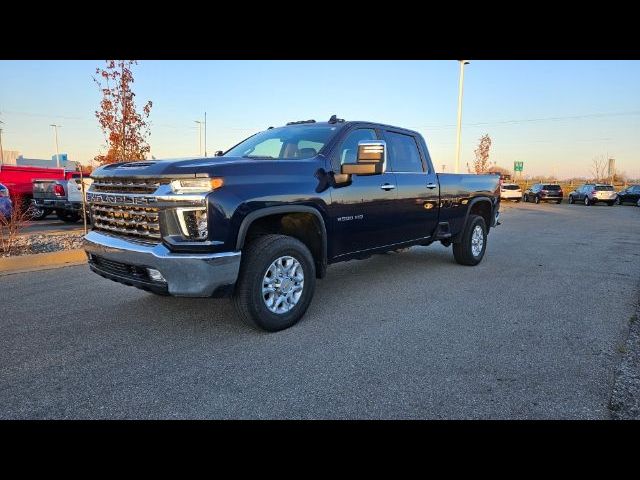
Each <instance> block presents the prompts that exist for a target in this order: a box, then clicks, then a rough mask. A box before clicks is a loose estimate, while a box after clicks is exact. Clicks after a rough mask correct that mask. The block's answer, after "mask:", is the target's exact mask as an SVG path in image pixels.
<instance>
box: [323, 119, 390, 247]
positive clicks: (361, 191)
mask: <svg viewBox="0 0 640 480" xmlns="http://www.w3.org/2000/svg"><path fill="white" fill-rule="evenodd" d="M377 139H379V136H378V133H377V132H376V130H375V129H373V128H356V129H354V130H351V131H350V132H348V133H347V134H346V136H345V137H344V139H343V140H342V142H341V144H340V145H339V146H338V148H337V149H336V151H335V154H334V157H333V158H332V166H333V169H334V171H336V173H339V171H340V165H342V164H343V163H355V162H356V156H357V151H358V142H359V141H361V140H377ZM396 199H397V181H396V175H395V174H394V173H393V172H385V173H383V174H380V175H352V176H351V183H350V184H349V185H346V186H344V187H339V188H333V189H331V205H330V218H331V220H330V221H331V225H332V230H333V232H334V234H333V241H332V242H331V244H330V245H329V246H328V247H329V255H330V256H331V257H332V258H333V257H340V256H345V255H349V254H353V253H357V252H364V251H367V250H372V249H375V248H377V247H381V246H384V245H388V244H390V243H393V240H392V238H393V229H394V227H395V226H396V225H397V217H396V216H395V215H394V206H395V202H396Z"/></svg>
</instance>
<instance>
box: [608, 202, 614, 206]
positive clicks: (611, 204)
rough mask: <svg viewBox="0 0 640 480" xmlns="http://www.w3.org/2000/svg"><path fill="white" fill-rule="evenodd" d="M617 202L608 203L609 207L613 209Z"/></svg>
mask: <svg viewBox="0 0 640 480" xmlns="http://www.w3.org/2000/svg"><path fill="white" fill-rule="evenodd" d="M615 203H616V202H607V205H609V206H610V207H613V206H614V205H615Z"/></svg>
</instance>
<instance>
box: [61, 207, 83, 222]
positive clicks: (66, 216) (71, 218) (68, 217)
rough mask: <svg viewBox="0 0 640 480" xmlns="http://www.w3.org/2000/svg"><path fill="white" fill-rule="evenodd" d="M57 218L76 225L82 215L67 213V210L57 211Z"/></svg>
mask: <svg viewBox="0 0 640 480" xmlns="http://www.w3.org/2000/svg"><path fill="white" fill-rule="evenodd" d="M56 216H57V217H58V220H62V221H63V222H65V223H76V222H77V221H78V220H80V215H79V214H77V213H75V212H73V213H71V212H67V211H66V210H60V211H56Z"/></svg>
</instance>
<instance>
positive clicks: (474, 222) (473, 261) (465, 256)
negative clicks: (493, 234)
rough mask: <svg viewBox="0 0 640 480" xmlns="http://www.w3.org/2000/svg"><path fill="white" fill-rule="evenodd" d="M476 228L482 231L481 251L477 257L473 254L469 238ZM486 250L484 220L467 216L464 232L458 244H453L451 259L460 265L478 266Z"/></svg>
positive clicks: (475, 216)
mask: <svg viewBox="0 0 640 480" xmlns="http://www.w3.org/2000/svg"><path fill="white" fill-rule="evenodd" d="M476 226H480V228H481V229H482V239H483V242H482V249H481V251H480V253H479V254H478V255H474V254H473V250H472V248H471V247H472V241H471V237H472V235H473V232H474V230H475V228H476ZM486 250H487V226H486V224H485V221H484V218H482V217H481V216H480V215H469V218H468V219H467V224H466V225H465V228H464V231H463V232H462V236H461V238H460V242H459V243H454V244H453V257H454V258H455V259H456V262H458V263H459V264H460V265H471V266H473V265H477V264H479V263H480V262H481V261H482V259H483V257H484V252H485V251H486Z"/></svg>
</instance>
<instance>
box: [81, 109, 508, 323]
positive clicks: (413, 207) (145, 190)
mask: <svg viewBox="0 0 640 480" xmlns="http://www.w3.org/2000/svg"><path fill="white" fill-rule="evenodd" d="M92 177H93V179H94V182H93V184H92V186H91V187H90V189H89V191H88V193H87V200H88V202H89V204H90V208H91V218H92V230H91V232H89V234H87V235H86V237H85V249H86V251H87V256H88V259H89V266H90V268H91V270H93V271H94V272H96V273H98V274H99V275H102V276H103V277H106V278H108V279H111V280H115V281H117V282H120V283H124V284H126V285H131V286H135V287H138V288H142V289H145V290H148V291H151V292H154V293H157V294H161V295H175V296H186V297H211V296H214V297H218V296H232V297H233V300H234V303H235V305H236V307H237V310H238V312H239V314H240V316H241V318H242V319H243V320H245V321H247V322H248V323H249V324H251V325H254V326H258V327H260V328H263V329H265V330H269V331H276V330H281V329H283V328H287V327H289V326H291V325H293V324H295V323H296V322H297V321H298V320H299V319H300V318H301V317H302V316H303V315H304V313H305V311H306V310H307V308H308V306H309V304H310V302H311V299H312V297H313V294H314V290H315V286H316V279H320V278H323V277H324V276H325V274H326V271H327V265H330V264H332V263H336V262H341V261H345V260H352V259H362V258H366V257H369V256H370V255H372V254H376V253H382V252H387V251H392V250H398V249H402V248H406V247H410V246H413V245H429V244H431V243H433V242H436V241H439V242H441V243H442V244H443V245H445V246H449V245H452V246H453V256H454V258H455V260H456V261H457V262H458V263H460V264H462V265H476V264H478V263H479V262H480V261H481V260H482V258H483V256H484V253H485V250H486V247H487V234H488V233H489V231H490V229H491V228H492V227H494V226H496V225H497V224H498V216H499V205H500V185H499V177H498V176H497V175H457V174H436V173H435V171H434V168H433V163H432V161H431V158H430V156H429V151H428V149H427V145H426V143H425V141H424V139H423V137H422V136H421V135H420V134H419V133H417V132H414V131H411V130H407V129H404V128H398V127H392V126H389V125H382V124H378V123H371V122H359V121H358V122H356V121H349V122H345V121H344V120H341V119H337V118H336V117H335V116H333V117H332V118H331V119H330V120H329V121H328V122H315V121H313V120H309V121H303V122H292V123H289V124H287V125H286V126H283V127H278V128H272V127H269V129H267V130H265V131H263V132H260V133H257V134H255V135H253V136H251V137H249V138H247V139H246V140H244V141H242V142H240V143H239V144H237V145H236V146H234V147H233V148H231V149H229V150H228V151H226V152H224V153H223V152H218V153H217V154H216V156H215V157H213V158H197V159H188V160H161V161H158V160H154V161H141V162H132V163H116V164H111V165H106V166H103V167H101V168H99V169H97V170H96V171H94V173H93V175H92Z"/></svg>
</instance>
